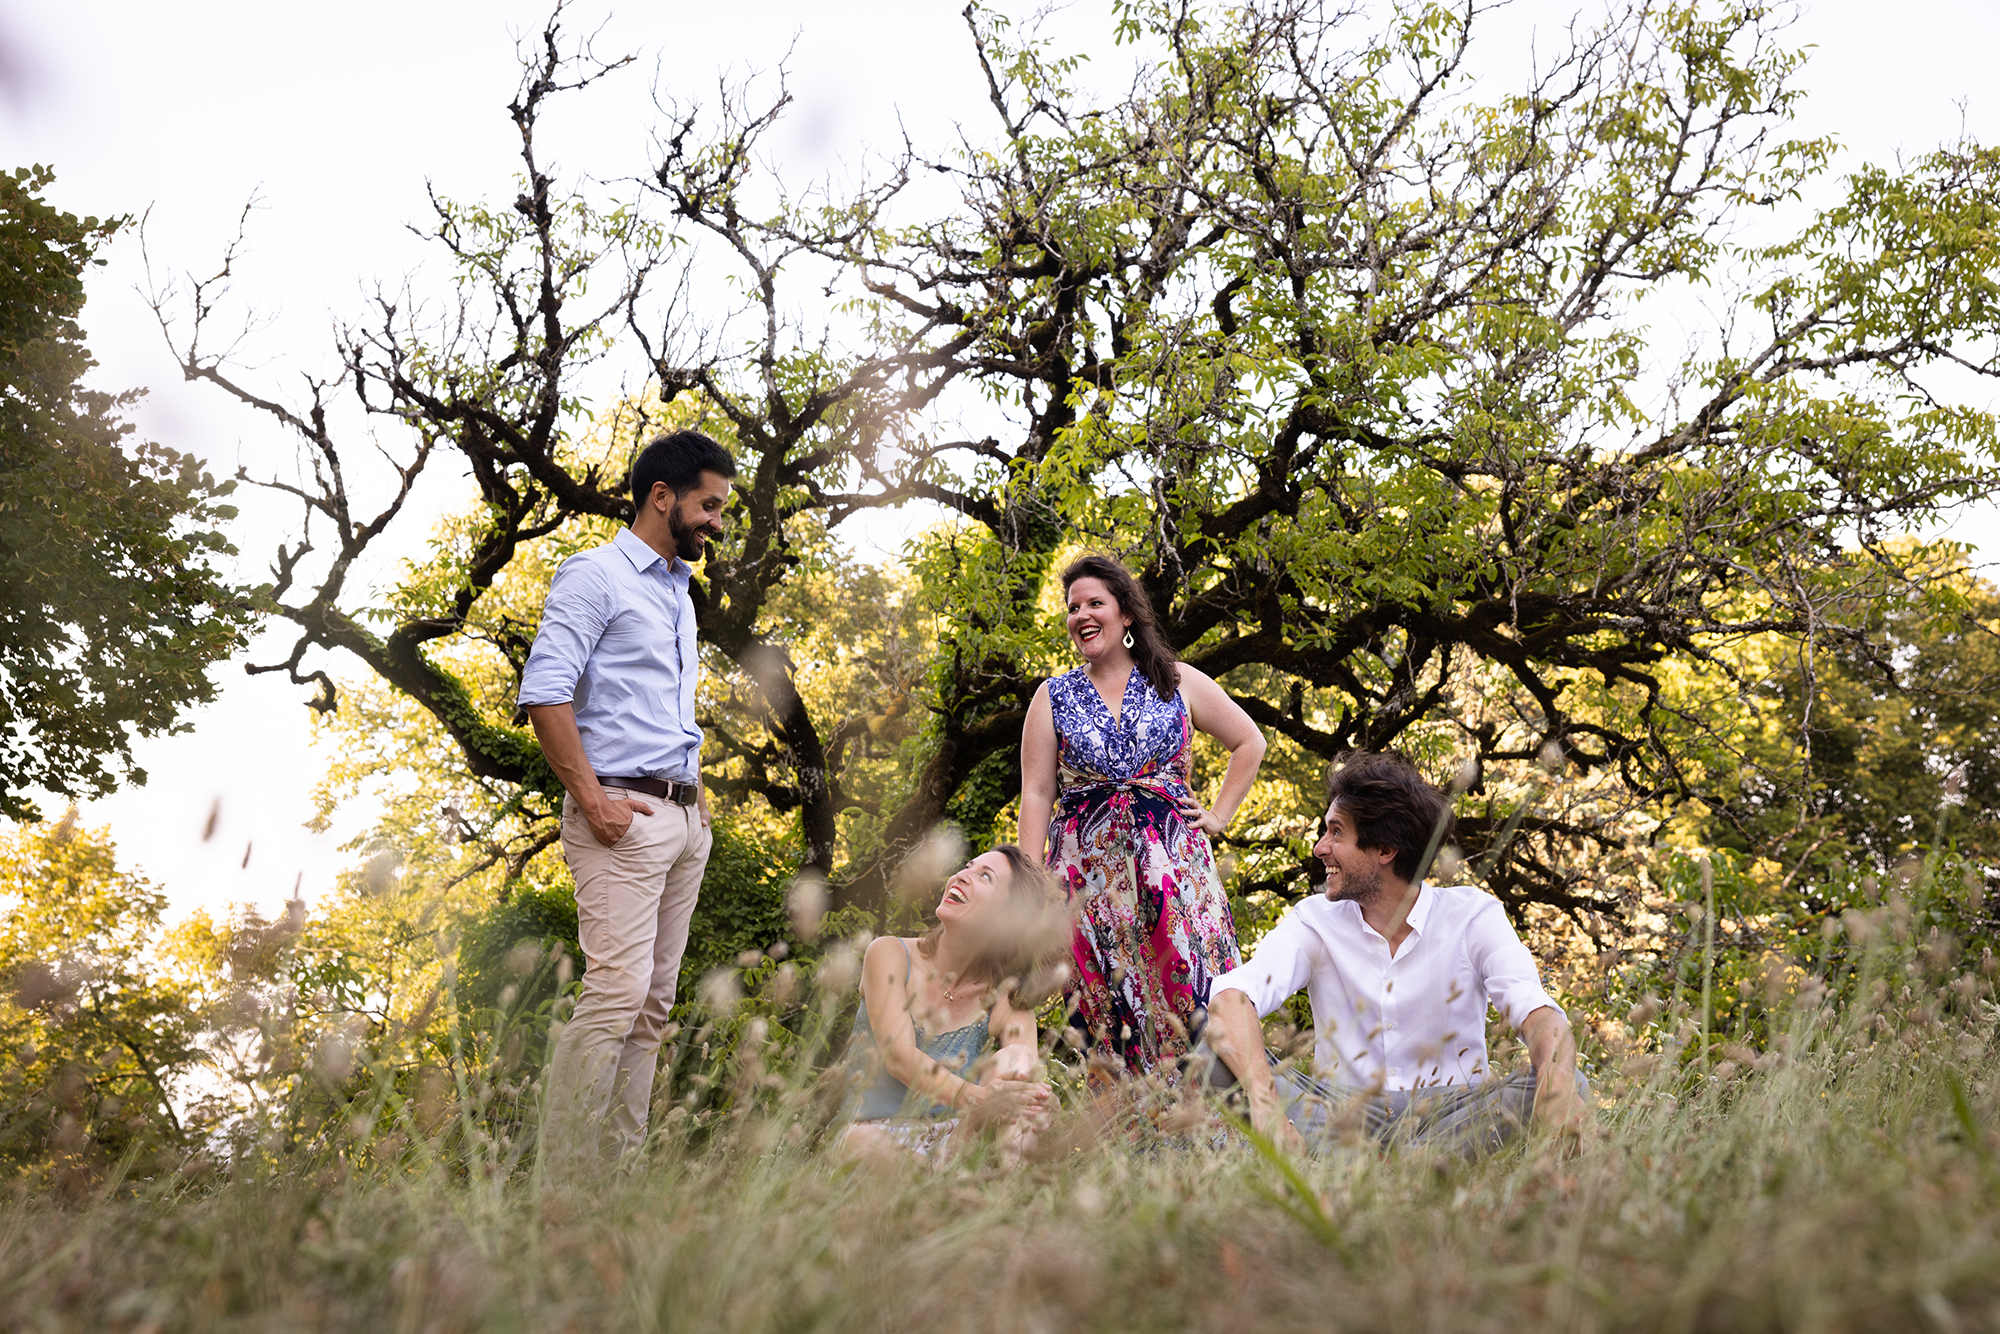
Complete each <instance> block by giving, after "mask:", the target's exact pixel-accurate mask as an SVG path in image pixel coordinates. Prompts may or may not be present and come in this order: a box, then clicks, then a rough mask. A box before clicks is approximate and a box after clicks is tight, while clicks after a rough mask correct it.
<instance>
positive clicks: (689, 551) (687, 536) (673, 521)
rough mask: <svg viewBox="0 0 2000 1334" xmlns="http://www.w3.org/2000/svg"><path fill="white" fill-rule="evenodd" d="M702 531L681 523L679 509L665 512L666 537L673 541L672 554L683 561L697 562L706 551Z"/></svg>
mask: <svg viewBox="0 0 2000 1334" xmlns="http://www.w3.org/2000/svg"><path fill="white" fill-rule="evenodd" d="M701 534H702V530H701V529H700V528H699V527H697V526H696V525H694V524H691V523H682V522H681V515H680V507H679V506H678V505H677V506H675V507H674V508H673V509H670V510H668V511H667V535H668V536H669V537H671V538H673V539H674V554H675V555H676V556H679V557H680V558H681V559H682V560H684V561H689V562H692V561H698V560H700V559H701V557H702V553H703V552H704V551H706V550H708V543H707V542H706V541H704V540H703V538H702V535H701Z"/></svg>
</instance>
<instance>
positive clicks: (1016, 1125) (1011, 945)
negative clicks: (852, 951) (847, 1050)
mask: <svg viewBox="0 0 2000 1334" xmlns="http://www.w3.org/2000/svg"><path fill="white" fill-rule="evenodd" d="M1051 919H1053V920H1051ZM1065 925H1066V924H1065V923H1064V921H1063V920H1062V916H1061V912H1060V909H1059V908H1058V907H1057V906H1056V905H1055V903H1054V895H1053V893H1052V892H1051V887H1050V885H1049V881H1048V878H1047V875H1046V874H1045V873H1044V872H1043V871H1042V870H1041V868H1040V867H1038V866H1036V865H1035V864H1034V863H1033V862H1031V861H1029V860H1028V858H1027V856H1026V855H1025V854H1023V853H1022V851H1021V850H1020V849H1019V848H1017V847H1015V846H1014V845H1013V844H1011V843H1003V844H1001V845H1000V846H999V847H997V848H995V849H993V851H991V852H985V853H981V854H980V855H979V856H977V857H974V858H973V859H972V860H971V861H970V862H968V863H966V865H965V868H964V869H963V870H961V871H959V872H958V873H957V874H956V875H954V876H952V877H951V879H950V880H949V881H947V882H946V884H945V889H944V895H943V897H942V898H940V899H939V900H938V905H937V925H936V926H934V927H932V928H931V929H930V930H929V931H928V932H926V933H925V934H923V935H922V936H913V937H902V936H883V937H881V938H880V939H878V940H876V941H875V942H874V943H873V944H871V945H869V947H868V953H867V955H866V956H865V957H864V958H863V960H862V965H861V1009H860V1012H859V1013H858V1014H856V1015H855V1017H854V1036H855V1052H856V1054H857V1055H859V1056H861V1057H862V1058H863V1059H864V1060H869V1058H872V1061H871V1062H870V1063H869V1064H865V1065H864V1066H863V1067H862V1068H863V1069H872V1070H873V1071H874V1082H873V1083H871V1084H869V1085H867V1086H866V1088H864V1089H863V1091H862V1093H861V1096H860V1099H859V1101H858V1103H856V1105H855V1107H854V1110H853V1118H854V1119H853V1123H852V1124H851V1125H850V1126H849V1127H848V1128H847V1130H846V1132H845V1134H844V1136H843V1139H842V1142H841V1147H842V1148H843V1149H844V1150H845V1151H847V1152H849V1153H854V1154H861V1155H877V1154H885V1153H894V1152H896V1151H898V1150H909V1151H911V1152H914V1153H915V1154H917V1156H918V1157H920V1158H925V1159H930V1160H937V1159H941V1158H942V1157H943V1156H945V1154H946V1153H948V1152H949V1151H950V1147H951V1141H952V1140H953V1138H954V1135H955V1132H958V1131H961V1130H966V1131H970V1130H973V1129H982V1130H983V1129H997V1130H998V1131H999V1132H1000V1134H1001V1137H1002V1145H1003V1148H1004V1149H1005V1150H1007V1151H1009V1152H1016V1153H1018V1152H1020V1151H1021V1150H1022V1149H1024V1148H1026V1147H1027V1146H1028V1145H1029V1144H1031V1143H1032V1141H1033V1137H1034V1134H1035V1132H1036V1131H1037V1130H1039V1129H1041V1128H1043V1127H1045V1126H1046V1125H1047V1124H1048V1121H1049V1117H1050V1114H1051V1112H1052V1111H1053V1108H1054V1102H1053V1099H1052V1098H1051V1095H1050V1093H1049V1088H1048V1085H1047V1084H1046V1083H1044V1082H1042V1081H1041V1080H1038V1079H1037V1078H1036V1077H1035V1074H1036V1069H1037V1066H1038V1064H1039V1062H1040V1059H1041V1052H1040V1048H1039V1046H1038V1044H1037V1042H1036V1035H1035V1015H1034V1010H1033V1007H1032V1004H1031V1001H1030V999H1029V996H1028V993H1027V988H1029V987H1032V986H1034V985H1036V978H1037V975H1038V974H1039V973H1041V972H1042V969H1043V965H1044V964H1045V963H1046V962H1047V960H1048V958H1049V956H1050V955H1051V954H1052V953H1054V952H1056V951H1058V950H1060V948H1061V945H1062V942H1063V939H1064V936H1065V934H1066V932H1065ZM989 1047H991V1048H997V1050H995V1051H994V1053H993V1055H992V1056H991V1057H990V1058H989V1059H982V1058H985V1057H986V1053H987V1051H988V1049H989Z"/></svg>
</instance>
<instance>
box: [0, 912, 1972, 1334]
mask: <svg viewBox="0 0 2000 1334" xmlns="http://www.w3.org/2000/svg"><path fill="white" fill-rule="evenodd" d="M1888 944H1889V937H1888V936H1887V935H1884V936H1883V937H1882V945H1883V947H1884V948H1883V949H1874V950H1871V952H1870V957H1877V956H1880V957H1887V955H1886V953H1885V950H1886V947H1887V946H1888ZM1848 981H1849V982H1850V984H1851V996H1852V998H1851V999H1850V1000H1849V1001H1848V1002H1847V1003H1846V1004H1845V1005H1840V1004H1837V1003H1836V1002H1835V1001H1834V1000H1832V999H1830V998H1829V995H1828V993H1826V992H1824V991H1822V990H1821V989H1820V988H1819V987H1817V986H1813V985H1808V986H1806V987H1805V988H1803V992H1802V994H1801V996H1800V997H1799V998H1798V999H1796V1000H1795V1001H1794V1002H1792V1003H1791V1004H1790V1005H1789V1007H1788V1008H1787V1009H1786V1010H1785V1012H1784V1019H1783V1022H1782V1024H1781V1025H1779V1026H1777V1027H1776V1028H1775V1030H1774V1032H1773V1033H1772V1036H1771V1040H1770V1041H1769V1042H1768V1043H1767V1044H1766V1046H1765V1049H1764V1050H1762V1051H1758V1052H1753V1051H1750V1050H1748V1049H1747V1048H1744V1047H1742V1046H1740V1045H1736V1046H1729V1047H1722V1048H1718V1049H1717V1052H1715V1053H1711V1058H1712V1059H1714V1058H1715V1057H1717V1056H1720V1059H1715V1063H1714V1064H1713V1065H1712V1066H1707V1067H1705V1066H1704V1064H1703V1063H1702V1062H1701V1061H1700V1060H1699V1059H1698V1056H1697V1054H1696V1053H1695V1052H1693V1051H1691V1050H1690V1049H1689V1048H1688V1047H1687V1045H1686V1044H1687V1043H1688V1042H1689V1041H1690V1040H1691V1039H1692V1038H1694V1036H1695V1027H1696V1024H1695V1018H1694V1017H1693V1016H1690V1015H1686V1014H1684V1013H1683V1014H1682V1015H1680V1016H1678V1017H1677V1016H1676V1015H1675V1014H1674V1013H1673V1012H1672V1011H1671V1010H1670V1011H1669V1012H1668V1013H1666V1014H1664V1015H1661V1016H1659V1018H1658V1020H1657V1021H1655V1022H1654V1023H1653V1024H1651V1025H1650V1027H1648V1028H1647V1029H1646V1032H1647V1033H1648V1034H1650V1036H1649V1037H1646V1038H1644V1039H1643V1040H1640V1039H1639V1038H1637V1037H1635V1038H1634V1039H1633V1040H1630V1041H1628V1042H1626V1043H1625V1044H1624V1046H1623V1053H1622V1056H1621V1055H1620V1054H1619V1053H1618V1052H1615V1051H1612V1050H1610V1049H1608V1048H1607V1049H1605V1050H1603V1051H1600V1053H1599V1060H1598V1062H1597V1064H1598V1065H1599V1066H1600V1068H1599V1069H1598V1070H1596V1071H1595V1072H1594V1073H1595V1074H1596V1075H1597V1082H1598V1094H1599V1104H1600V1106H1599V1115H1598V1128H1597V1131H1596V1133H1595V1134H1594V1135H1592V1136H1591V1137H1589V1138H1588V1139H1587V1140H1585V1141H1584V1142H1582V1143H1580V1144H1577V1145H1574V1146H1570V1145H1565V1144H1563V1143H1560V1142H1555V1141H1548V1140H1542V1139H1538V1138H1530V1139H1529V1140H1528V1141H1526V1142H1525V1143H1521V1144H1517V1145H1515V1146H1513V1147H1510V1148H1509V1149H1506V1150H1503V1151H1502V1152H1500V1153H1498V1154H1496V1155H1494V1156H1491V1157H1489V1158H1487V1159H1484V1160H1482V1161H1477V1162H1465V1161H1461V1160H1459V1159H1457V1158H1453V1157H1443V1156H1437V1155H1436V1154H1434V1153H1430V1152H1424V1151H1401V1152H1387V1151H1384V1150H1381V1149H1379V1148H1375V1147H1372V1146H1367V1145H1362V1144H1354V1145H1350V1146H1348V1147H1345V1148H1342V1149H1340V1150H1338V1151H1336V1152H1334V1153H1332V1154H1330V1155H1328V1156H1326V1157H1322V1158H1315V1159H1310V1160H1302V1161H1287V1160H1285V1159H1282V1158H1280V1157H1279V1156H1277V1155H1276V1154H1274V1153H1272V1152H1270V1151H1268V1150H1265V1149H1260V1148H1259V1147H1258V1146H1256V1145H1254V1144H1251V1143H1250V1142H1248V1141H1247V1140H1245V1139H1244V1138H1243V1137H1242V1136H1240V1135H1228V1134H1226V1133H1224V1134H1218V1133H1217V1129H1216V1128H1217V1127H1220V1126H1222V1125H1223V1124H1224V1123H1223V1122H1222V1121H1221V1120H1219V1119H1210V1117H1209V1116H1208V1115H1207V1113H1208V1111H1209V1109H1206V1108H1202V1107H1197V1106H1191V1105H1182V1106H1180V1107H1178V1108H1176V1109H1174V1110H1172V1111H1171V1112H1170V1114H1169V1115H1168V1116H1166V1117H1164V1118H1158V1119H1156V1120H1155V1121H1153V1122H1152V1123H1151V1129H1150V1131H1148V1132H1147V1133H1136V1132H1135V1131H1133V1130H1132V1128H1131V1127H1130V1126H1125V1125H1115V1124H1114V1125H1110V1126H1106V1125H1104V1124H1103V1123H1102V1118H1101V1117H1100V1118H1098V1119H1096V1120H1093V1119H1092V1117H1091V1116H1089V1115H1087V1114H1086V1112H1085V1109H1084V1108H1083V1106H1082V1103H1081V1099H1077V1098H1072V1099H1070V1100H1069V1107H1068V1111H1067V1112H1066V1116H1065V1121H1064V1123H1063V1124H1062V1125H1060V1126H1059V1127H1058V1129H1057V1131H1056V1132H1055V1133H1053V1134H1051V1135H1050V1136H1048V1137H1046V1139H1045V1150H1044V1152H1043V1153H1042V1155H1041V1156H1040V1157H1039V1158H1037V1159H1034V1160H1030V1161H1026V1162H1015V1163H1004V1162H1000V1161H998V1160H996V1158H995V1157H994V1156H993V1155H992V1154H991V1153H990V1152H989V1151H986V1150H983V1149H979V1148H973V1149H970V1150H968V1151H967V1152H965V1153H964V1154H962V1155H961V1156H960V1157H959V1158H958V1159H956V1160H955V1161H952V1162H950V1163H949V1164H947V1165H945V1166H944V1167H942V1168H939V1169H935V1170H933V1169H925V1168H919V1167H917V1166H915V1165H909V1166H907V1167H902V1168H895V1167H870V1166H856V1165H854V1164H852V1163H848V1162H843V1161H841V1160H840V1158H839V1157H838V1156H837V1155H835V1154H832V1153H829V1152H827V1151H826V1150H825V1148H824V1147H823V1145H822V1144H821V1143H820V1142H819V1141H820V1139H821V1138H822V1135H823V1132H824V1131H825V1129H826V1127H827V1126H828V1124H829V1117H828V1113H827V1107H828V1099H827V1097H826V1090H825V1088H824V1086H823V1079H822V1080H820V1081H815V1080H813V1079H810V1078H807V1077H805V1076H803V1075H797V1076H792V1077H789V1078H786V1077H782V1076H780V1075H777V1074H774V1073H772V1072H771V1071H770V1070H767V1069H766V1067H765V1065H764V1064H763V1062H762V1060H761V1059H760V1058H759V1056H758V1055H757V1054H756V1050H755V1049H756V1045H757V1038H758V1037H759V1036H760V1034H761V1031H762V1030H761V1029H760V1028H756V1027H753V1028H752V1030H751V1031H750V1032H748V1033H747V1034H746V1036H745V1038H744V1040H743V1042H741V1043H739V1054H738V1058H737V1060H736V1062H735V1069H734V1073H733V1075H732V1078H734V1079H735V1080H737V1081H738V1083H737V1088H736V1094H737V1096H736V1097H735V1098H734V1099H733V1102H732V1105H731V1107H730V1108H729V1109H728V1110H715V1111H708V1112H701V1113H696V1114H688V1113H687V1112H686V1111H685V1110H679V1111H673V1112H669V1113H668V1114H667V1115H666V1116H665V1117H664V1118H663V1120H664V1125H663V1127H662V1128H661V1130H660V1132H659V1133H658V1134H657V1136H656V1139H655V1143H654V1145H653V1146H652V1149H651V1151H650V1152H649V1153H648V1154H647V1155H646V1156H645V1158H644V1160H643V1161H641V1162H637V1163H633V1164H630V1165H628V1169H627V1170H625V1171H623V1172H621V1173H619V1174H617V1175H615V1176H612V1177H609V1178H607V1179H604V1180H600V1181H593V1182H589V1183H585V1184H580V1185H579V1184H556V1183H551V1182H548V1181H544V1180H543V1179H542V1178H541V1177H540V1175H539V1173H538V1170H537V1169H536V1167H535V1166H534V1161H533V1156H532V1154H531V1153H526V1152H524V1148H525V1144H526V1142H527V1137H526V1136H524V1135H518V1136H517V1135H510V1133H509V1132H508V1131H507V1130H505V1129H504V1128H503V1127H502V1125H501V1122H500V1121H496V1120H495V1119H494V1118H493V1117H491V1116H489V1115H483V1114H482V1108H481V1107H480V1106H479V1105H477V1104H478V1103H479V1100H480V1098H481V1097H482V1094H481V1092H480V1090H479V1089H478V1088H475V1087H473V1086H469V1085H461V1092H462V1093H464V1094H466V1096H467V1099H468V1100H467V1101H460V1102H456V1103H450V1105H447V1106H445V1107H443V1109H442V1111H441V1112H434V1113H432V1114H429V1115H427V1114H426V1113H425V1112H424V1110H423V1109H422V1107H421V1106H420V1105H419V1103H418V1102H417V1101H416V1100H414V1099H411V1100H408V1101H406V1102H404V1103H403V1104H402V1105H401V1108H400V1110H399V1111H397V1112H396V1113H395V1114H394V1115H393V1116H391V1117H389V1118H388V1120H385V1121H384V1122H383V1123H382V1124H375V1125H365V1124H360V1123H356V1124H354V1125H350V1126H348V1127H345V1128H342V1129H341V1130H340V1131H339V1133H336V1134H331V1135H328V1136H325V1137H323V1138H322V1140H321V1141H320V1147H319V1148H318V1149H316V1150H313V1151H309V1152H291V1153H282V1154H281V1153H270V1152H265V1153H259V1152H257V1151H255V1150H254V1147H253V1148H252V1149H250V1150H248V1151H245V1152H242V1153H241V1154H239V1156H238V1157H237V1158H236V1159H235V1160H234V1161H233V1162H230V1163H227V1164H224V1163H220V1162H205V1161H204V1162H196V1163H192V1164H190V1165H189V1166H188V1167H187V1168H186V1169H184V1170H183V1171H182V1172H180V1173H178V1174H174V1175H171V1176H168V1177H165V1178H162V1179H158V1180H153V1181H145V1182H140V1181H133V1180H121V1179H119V1177H118V1176H117V1174H116V1173H115V1172H113V1173H112V1174H111V1175H109V1176H105V1175H98V1176H96V1177H85V1176H78V1177H76V1178H74V1179H71V1180H69V1181H67V1182H65V1181H62V1180H55V1181H53V1182H49V1181H45V1182H44V1183H43V1185H42V1186H41V1187H40V1188H37V1189H35V1190H32V1191H29V1190H25V1189H23V1190H20V1191H18V1192H17V1193H16V1194H15V1195H14V1197H13V1198H11V1199H10V1200H8V1201H7V1203H6V1206H5V1211H4V1218H0V1328H4V1329H7V1330H20V1331H27V1330H84V1329H93V1330H94V1329H114V1330H131V1331H149V1332H150V1331H167V1330H377V1331H386V1330H396V1331H413V1332H414V1331H427V1332H428V1331H435V1332H437V1334H446V1332H448V1331H460V1330H522V1331H552V1332H553V1331H565V1330H628V1329H629V1330H697V1329H698V1330H996V1331H998V1330H1005V1331H1033V1330H1050V1331H1055V1330H1125V1329H1134V1330H1137V1329H1145V1330H1156V1329H1157V1330H1175V1329H1190V1330H1196V1329H1199V1330H1244V1329H1276V1328H1312V1329H1353V1330H1413V1329H1448V1330H1483V1329H1494V1330H1510V1329H1527V1328H1536V1329H1561V1330H1628V1329H1630V1330H1662V1331H1689V1330H1701V1329H1783V1330H1881V1329H1925V1330H1946V1331H1948V1330H1973V1329H1984V1328H2000V1162H1996V1158H1995V1153H1996V1149H2000V1135H1996V1134H1995V1132H1994V1130H1993V1129H1992V1127H1994V1126H1995V1125H1996V1123H2000V1056H1996V1051H1995V1045H1994V1037H1995V1021H1996V1016H2000V1010H1996V1008H1995V1007H1994V1006H1993V1005H1992V1004H1991V1003H1990V1002H1989V1001H1987V1000H1985V999H1984V998H1983V996H1982V995H1981V994H1980V993H1982V992H1983V991H1984V990H1985V988H1984V987H1983V986H1982V985H1981V975H1980V970H1979V969H1978V967H1976V966H1974V967H1971V968H1968V969H1966V970H1965V971H1964V972H1962V973H1958V974H1956V975H1955V977H1953V978H1947V977H1943V976H1933V977H1930V978H1928V979H1926V978H1924V977H1923V976H1921V975H1918V974H1915V973H1910V972H1902V971H1899V970H1894V969H1890V968H1879V969H1872V970H1871V969H1869V968H1866V967H1864V969H1863V972H1862V975H1860V976H1855V977H1850V978H1849V979H1848ZM1642 1017H1645V1016H1642ZM1613 1058H1616V1061H1615V1065H1613V1064H1612V1061H1613ZM807 1064H810V1063H801V1065H800V1067H799V1068H800V1069H804V1068H805V1066H806V1065H807ZM384 1105H386V1104H384ZM719 1105H720V1104H718V1106H719ZM483 1110H484V1111H490V1110H491V1108H490V1107H488V1108H485V1109H483ZM390 1121H393V1122H394V1128H393V1130H391V1127H390V1125H389V1122H390ZM1163 1127H1164V1128H1163ZM385 1131H390V1133H385ZM517 1140H518V1142H516V1141H517Z"/></svg>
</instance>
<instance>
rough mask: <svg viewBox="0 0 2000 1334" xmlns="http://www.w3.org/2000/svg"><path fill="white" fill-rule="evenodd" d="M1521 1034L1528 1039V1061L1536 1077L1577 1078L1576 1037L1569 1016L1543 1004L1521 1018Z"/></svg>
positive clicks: (1540, 1079)
mask: <svg viewBox="0 0 2000 1334" xmlns="http://www.w3.org/2000/svg"><path fill="white" fill-rule="evenodd" d="M1521 1036H1522V1037H1524V1038H1526V1039H1527V1040H1528V1064H1529V1065H1530V1066H1532V1067H1533V1068H1534V1071H1535V1077H1536V1079H1537V1081H1545V1080H1548V1079H1553V1078H1562V1079H1566V1080H1568V1081H1569V1082H1571V1083H1574V1082H1575V1081H1576V1039H1575V1036H1574V1035H1573V1034H1572V1033H1571V1032H1570V1028H1569V1020H1567V1019H1565V1018H1563V1017H1562V1015H1560V1014H1558V1013H1557V1012H1556V1011H1555V1010H1553V1009H1551V1008H1549V1007H1548V1006H1546V1005H1544V1006H1543V1007H1542V1008H1540V1009H1539V1010H1536V1011H1535V1012H1534V1013H1533V1014H1530V1015H1529V1016H1528V1017H1527V1018H1526V1019H1524V1020H1522V1021H1521Z"/></svg>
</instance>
